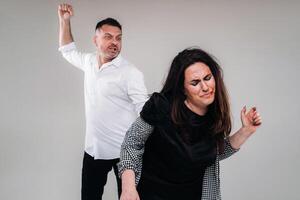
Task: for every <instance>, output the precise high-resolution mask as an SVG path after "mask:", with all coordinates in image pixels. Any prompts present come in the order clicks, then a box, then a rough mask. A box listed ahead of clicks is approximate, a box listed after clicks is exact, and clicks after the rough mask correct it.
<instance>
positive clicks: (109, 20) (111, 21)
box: [95, 17, 122, 30]
mask: <svg viewBox="0 0 300 200" xmlns="http://www.w3.org/2000/svg"><path fill="white" fill-rule="evenodd" d="M103 25H110V26H116V27H118V28H119V29H120V30H122V26H121V24H120V23H119V22H118V21H117V20H115V19H113V18H110V17H109V18H106V19H103V20H101V21H99V22H98V23H97V25H96V28H95V30H97V29H98V28H101V27H102V26H103Z"/></svg>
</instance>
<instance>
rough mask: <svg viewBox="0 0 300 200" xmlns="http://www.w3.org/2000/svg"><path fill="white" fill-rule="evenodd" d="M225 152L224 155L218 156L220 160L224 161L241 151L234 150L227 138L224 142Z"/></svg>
mask: <svg viewBox="0 0 300 200" xmlns="http://www.w3.org/2000/svg"><path fill="white" fill-rule="evenodd" d="M224 143H225V144H224V152H223V153H220V154H219V155H218V156H219V160H224V159H226V158H228V157H230V156H232V155H233V154H235V153H236V152H238V151H239V149H234V148H233V147H232V146H231V144H230V142H229V138H226V139H225V140H224Z"/></svg>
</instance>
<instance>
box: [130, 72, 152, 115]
mask: <svg viewBox="0 0 300 200" xmlns="http://www.w3.org/2000/svg"><path fill="white" fill-rule="evenodd" d="M127 93H128V96H129V98H130V99H131V101H132V103H133V105H134V106H135V111H136V113H137V115H139V113H140V112H141V110H142V108H143V106H144V104H145V102H146V101H147V100H148V99H149V95H148V93H147V88H146V86H145V82H144V75H143V73H142V72H140V71H139V70H138V69H136V68H135V67H134V68H132V69H131V70H130V71H129V72H128V74H127Z"/></svg>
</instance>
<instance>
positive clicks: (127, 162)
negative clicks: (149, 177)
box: [118, 117, 154, 184]
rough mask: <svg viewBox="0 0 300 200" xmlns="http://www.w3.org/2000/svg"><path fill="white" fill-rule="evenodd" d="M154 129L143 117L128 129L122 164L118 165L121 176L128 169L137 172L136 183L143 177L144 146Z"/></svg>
mask: <svg viewBox="0 0 300 200" xmlns="http://www.w3.org/2000/svg"><path fill="white" fill-rule="evenodd" d="M153 129H154V127H153V126H151V125H150V124H148V123H147V122H145V121H144V120H143V119H142V118H141V117H138V118H137V119H136V121H135V122H134V123H133V124H132V125H131V127H130V128H129V129H128V131H127V133H126V135H125V139H124V141H123V143H122V146H121V153H120V162H119V163H118V168H119V176H120V177H121V175H122V173H123V172H124V171H125V170H126V169H131V170H133V171H134V172H135V183H136V184H138V182H139V179H140V177H141V171H142V161H143V154H144V146H145V143H146V140H147V139H148V137H149V136H150V134H151V133H152V131H153Z"/></svg>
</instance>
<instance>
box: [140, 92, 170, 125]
mask: <svg viewBox="0 0 300 200" xmlns="http://www.w3.org/2000/svg"><path fill="white" fill-rule="evenodd" d="M170 106H171V104H170V99H169V97H168V95H166V94H164V93H159V92H154V93H153V94H152V95H151V97H150V99H149V100H148V101H147V102H146V103H145V105H144V107H143V109H142V111H141V113H140V115H141V117H142V118H143V119H144V120H145V121H146V122H147V123H149V124H151V125H158V124H161V123H164V122H165V121H166V120H168V119H169V116H170Z"/></svg>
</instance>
